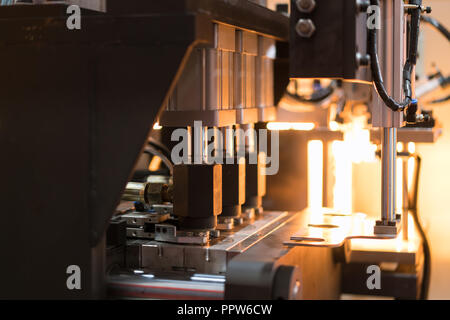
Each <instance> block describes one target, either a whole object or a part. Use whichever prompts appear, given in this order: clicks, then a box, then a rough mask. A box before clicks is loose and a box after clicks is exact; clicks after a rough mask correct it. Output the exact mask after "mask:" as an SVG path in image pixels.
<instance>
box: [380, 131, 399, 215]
mask: <svg viewBox="0 0 450 320" xmlns="http://www.w3.org/2000/svg"><path fill="white" fill-rule="evenodd" d="M396 147H397V128H383V132H382V139H381V170H382V175H381V179H382V180H381V217H382V221H383V222H385V223H388V222H390V221H394V220H395V196H396V195H395V182H396V179H395V175H396V170H395V169H396V168H395V166H396V163H397V150H396Z"/></svg>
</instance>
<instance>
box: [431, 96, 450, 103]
mask: <svg viewBox="0 0 450 320" xmlns="http://www.w3.org/2000/svg"><path fill="white" fill-rule="evenodd" d="M449 100H450V95H448V96H446V97H444V98H440V99H436V100H432V101H430V102H429V103H431V104H439V103H444V102H447V101H449Z"/></svg>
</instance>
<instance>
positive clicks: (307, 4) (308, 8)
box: [296, 0, 316, 13]
mask: <svg viewBox="0 0 450 320" xmlns="http://www.w3.org/2000/svg"><path fill="white" fill-rule="evenodd" d="M296 5H297V9H298V10H299V11H300V12H304V13H310V12H312V11H313V10H314V8H315V7H316V1H315V0H297V1H296Z"/></svg>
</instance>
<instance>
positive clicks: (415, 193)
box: [408, 155, 431, 300]
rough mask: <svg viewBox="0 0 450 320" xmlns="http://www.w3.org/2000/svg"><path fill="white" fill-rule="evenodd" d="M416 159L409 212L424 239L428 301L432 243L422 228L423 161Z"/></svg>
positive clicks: (423, 297)
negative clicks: (420, 208) (420, 196)
mask: <svg viewBox="0 0 450 320" xmlns="http://www.w3.org/2000/svg"><path fill="white" fill-rule="evenodd" d="M414 159H415V161H416V172H415V178H414V189H413V190H411V191H412V192H411V193H410V195H409V206H408V207H409V208H408V209H409V210H410V212H411V213H412V216H413V219H414V222H415V224H416V227H417V230H418V231H419V234H420V237H421V238H422V243H423V255H424V267H423V278H422V287H421V290H420V299H421V300H426V299H427V298H428V292H429V289H430V279H431V248H430V243H429V241H428V238H427V235H426V233H425V230H424V229H423V227H422V224H421V221H420V217H419V213H418V208H417V207H418V206H417V198H418V190H419V176H420V169H421V163H422V159H421V158H420V156H419V155H414Z"/></svg>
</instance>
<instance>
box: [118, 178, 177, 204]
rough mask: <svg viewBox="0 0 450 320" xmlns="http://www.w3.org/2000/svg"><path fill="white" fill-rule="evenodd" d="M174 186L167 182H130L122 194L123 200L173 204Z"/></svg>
mask: <svg viewBox="0 0 450 320" xmlns="http://www.w3.org/2000/svg"><path fill="white" fill-rule="evenodd" d="M172 190H173V185H172V183H171V182H170V181H169V179H168V178H167V181H155V182H129V183H127V186H126V188H125V191H124V192H123V194H122V200H125V201H139V202H142V203H147V204H157V203H163V202H172Z"/></svg>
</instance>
